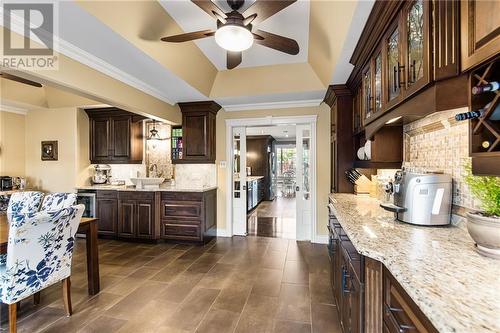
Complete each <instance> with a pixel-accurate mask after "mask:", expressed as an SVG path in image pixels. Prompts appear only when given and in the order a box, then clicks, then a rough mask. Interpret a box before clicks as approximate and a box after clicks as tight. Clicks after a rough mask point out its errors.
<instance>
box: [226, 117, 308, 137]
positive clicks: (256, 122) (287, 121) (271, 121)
mask: <svg viewBox="0 0 500 333" xmlns="http://www.w3.org/2000/svg"><path fill="white" fill-rule="evenodd" d="M317 119H318V116H317V115H315V114H314V115H308V116H290V117H273V116H267V117H261V118H238V119H226V129H227V128H228V127H230V128H231V127H240V126H247V127H248V126H270V125H296V124H311V123H316V120H317ZM226 133H227V131H226ZM230 138H231V137H230ZM226 143H227V142H226Z"/></svg>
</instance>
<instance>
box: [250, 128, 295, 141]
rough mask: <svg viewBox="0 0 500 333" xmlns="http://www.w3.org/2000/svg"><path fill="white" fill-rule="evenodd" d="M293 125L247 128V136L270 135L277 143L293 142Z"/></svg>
mask: <svg viewBox="0 0 500 333" xmlns="http://www.w3.org/2000/svg"><path fill="white" fill-rule="evenodd" d="M295 133H296V131H295V125H278V126H262V127H247V130H246V134H247V135H271V136H272V137H273V138H275V139H276V140H278V141H293V140H295Z"/></svg>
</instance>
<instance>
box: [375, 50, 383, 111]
mask: <svg viewBox="0 0 500 333" xmlns="http://www.w3.org/2000/svg"><path fill="white" fill-rule="evenodd" d="M373 81H374V86H375V87H374V90H375V109H374V112H380V111H381V110H382V52H379V53H378V54H377V55H376V56H375V60H374V80H373Z"/></svg>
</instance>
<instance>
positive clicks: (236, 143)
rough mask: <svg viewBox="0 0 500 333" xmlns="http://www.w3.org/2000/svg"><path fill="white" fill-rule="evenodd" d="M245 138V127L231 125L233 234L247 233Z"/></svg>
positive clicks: (243, 234) (241, 234)
mask: <svg viewBox="0 0 500 333" xmlns="http://www.w3.org/2000/svg"><path fill="white" fill-rule="evenodd" d="M246 146H247V138H246V128H245V127H233V145H232V147H233V153H232V155H233V158H232V163H231V172H232V201H233V234H234V235H239V236H246V234H247V179H246V177H247V173H246V166H247V162H246V155H247V147H246Z"/></svg>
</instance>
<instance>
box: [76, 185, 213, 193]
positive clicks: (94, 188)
mask: <svg viewBox="0 0 500 333" xmlns="http://www.w3.org/2000/svg"><path fill="white" fill-rule="evenodd" d="M217 188H218V187H217V186H210V187H204V188H161V187H160V188H150V189H138V188H130V187H125V186H113V185H109V186H92V185H90V186H77V187H75V190H77V191H79V190H86V191H118V192H192V193H203V192H209V191H212V190H216V189H217Z"/></svg>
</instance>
